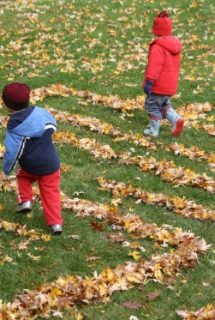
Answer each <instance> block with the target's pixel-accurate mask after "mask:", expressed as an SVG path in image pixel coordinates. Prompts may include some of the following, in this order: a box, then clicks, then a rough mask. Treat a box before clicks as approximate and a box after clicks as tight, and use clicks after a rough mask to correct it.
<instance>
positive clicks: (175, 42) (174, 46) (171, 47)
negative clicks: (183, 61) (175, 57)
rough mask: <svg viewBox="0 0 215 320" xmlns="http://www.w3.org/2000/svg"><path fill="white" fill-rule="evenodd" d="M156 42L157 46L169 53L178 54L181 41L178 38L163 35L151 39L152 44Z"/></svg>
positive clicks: (180, 48)
mask: <svg viewBox="0 0 215 320" xmlns="http://www.w3.org/2000/svg"><path fill="white" fill-rule="evenodd" d="M154 43H156V44H158V45H159V46H161V47H163V48H165V49H166V50H168V51H169V52H170V53H171V54H179V53H180V52H181V50H182V45H181V42H180V41H179V39H178V38H176V37H174V36H165V37H160V38H158V39H156V40H154V41H153V44H154Z"/></svg>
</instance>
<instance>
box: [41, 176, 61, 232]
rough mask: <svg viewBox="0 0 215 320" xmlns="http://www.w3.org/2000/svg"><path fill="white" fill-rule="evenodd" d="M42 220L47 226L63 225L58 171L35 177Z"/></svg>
mask: <svg viewBox="0 0 215 320" xmlns="http://www.w3.org/2000/svg"><path fill="white" fill-rule="evenodd" d="M37 177H38V179H37V181H38V184H39V189H40V197H41V203H42V207H43V212H44V218H45V221H46V223H47V225H48V226H51V225H53V224H61V225H62V224H63V219H62V216H61V199H60V170H57V171H55V172H53V173H51V174H48V175H44V176H37Z"/></svg>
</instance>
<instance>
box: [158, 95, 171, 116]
mask: <svg viewBox="0 0 215 320" xmlns="http://www.w3.org/2000/svg"><path fill="white" fill-rule="evenodd" d="M170 108H172V109H173V107H172V102H171V99H170V97H169V96H163V99H161V100H160V112H161V114H162V117H163V119H166V117H167V112H168V110H169V109H170Z"/></svg>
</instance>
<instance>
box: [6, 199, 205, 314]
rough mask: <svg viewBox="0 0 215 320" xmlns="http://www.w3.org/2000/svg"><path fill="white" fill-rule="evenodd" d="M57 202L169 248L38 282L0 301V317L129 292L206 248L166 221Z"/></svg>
mask: <svg viewBox="0 0 215 320" xmlns="http://www.w3.org/2000/svg"><path fill="white" fill-rule="evenodd" d="M62 206H63V208H64V209H68V210H70V211H72V212H74V213H75V214H76V215H78V216H80V217H92V216H93V217H96V218H98V219H104V220H107V221H108V222H109V223H111V224H114V225H116V226H118V228H120V229H122V230H124V231H126V232H128V234H135V237H136V238H139V239H144V238H146V237H149V238H150V239H154V240H155V241H158V242H160V243H166V244H169V245H172V246H174V247H175V249H174V250H173V249H172V250H171V252H170V253H164V254H163V255H159V254H158V255H156V256H153V257H152V259H151V260H149V261H144V260H140V261H139V262H138V263H133V262H127V263H125V264H122V265H118V266H117V267H116V268H115V269H111V268H109V267H108V268H106V269H104V270H103V271H102V272H101V273H100V274H97V273H95V274H94V275H93V276H91V277H80V276H76V275H71V276H67V277H65V278H62V277H60V278H58V279H57V280H56V281H55V282H52V283H46V284H42V285H41V286H40V288H39V289H35V290H27V292H23V293H21V294H19V295H18V296H17V297H15V299H14V301H13V302H11V303H8V304H2V306H1V309H0V310H1V311H0V315H1V316H2V318H3V319H9V318H10V317H11V316H13V318H14V319H28V318H30V317H34V318H36V317H38V316H46V317H49V316H50V315H51V314H52V312H53V310H54V309H57V310H61V309H63V308H65V307H69V306H70V307H71V306H73V305H75V304H76V303H80V302H82V303H90V302H93V301H106V300H107V298H108V297H109V296H111V295H112V294H113V293H114V292H116V291H122V290H129V289H131V288H132V287H133V286H134V285H137V284H146V283H147V282H148V281H150V280H154V281H158V282H160V283H168V279H170V278H171V280H172V277H173V276H176V275H177V273H178V271H179V270H180V269H181V268H188V267H193V266H194V265H195V264H196V262H197V259H198V254H202V253H204V252H205V251H206V250H207V244H206V243H205V241H204V240H203V239H200V238H197V237H195V236H194V235H193V234H192V233H190V232H183V231H182V230H181V229H180V228H176V229H173V228H172V227H171V226H167V225H165V226H161V227H158V226H157V225H156V224H145V223H144V221H143V220H142V219H141V218H140V217H139V216H137V215H134V214H132V215H130V214H128V215H121V214H120V212H118V210H117V209H116V208H113V207H110V206H109V205H106V204H101V203H95V202H92V201H89V200H83V199H78V198H74V199H70V198H68V197H66V196H65V195H64V196H63V198H62Z"/></svg>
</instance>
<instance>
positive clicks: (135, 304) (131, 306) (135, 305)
mask: <svg viewBox="0 0 215 320" xmlns="http://www.w3.org/2000/svg"><path fill="white" fill-rule="evenodd" d="M122 306H123V307H125V308H128V309H131V310H137V309H140V308H142V306H143V305H142V304H141V303H139V302H136V301H126V302H123V303H122Z"/></svg>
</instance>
